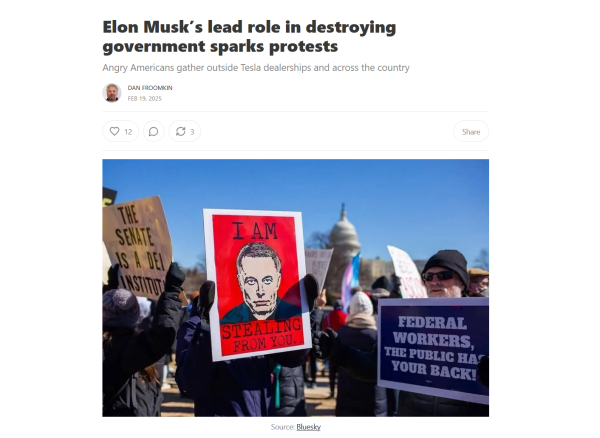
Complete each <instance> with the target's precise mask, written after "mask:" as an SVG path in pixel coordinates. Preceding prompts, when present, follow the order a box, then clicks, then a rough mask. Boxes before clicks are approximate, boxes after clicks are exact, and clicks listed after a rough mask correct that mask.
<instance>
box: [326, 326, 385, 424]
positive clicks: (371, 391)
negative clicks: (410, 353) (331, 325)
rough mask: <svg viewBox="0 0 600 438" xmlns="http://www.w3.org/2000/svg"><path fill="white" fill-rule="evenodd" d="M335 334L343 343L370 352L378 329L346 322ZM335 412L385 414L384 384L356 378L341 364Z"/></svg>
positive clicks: (379, 415) (342, 415)
mask: <svg viewBox="0 0 600 438" xmlns="http://www.w3.org/2000/svg"><path fill="white" fill-rule="evenodd" d="M338 336H339V338H340V340H341V341H342V342H344V343H345V344H346V345H349V346H351V347H354V348H356V349H358V350H361V351H365V352H369V353H370V352H371V351H372V350H373V346H374V345H375V344H376V343H377V330H375V329H367V328H354V327H350V326H348V325H345V326H343V327H341V328H340V329H339V330H338ZM375 380H376V379H375ZM335 416H336V417H372V416H375V417H386V416H387V396H386V392H385V388H381V387H379V386H376V385H375V383H374V382H373V381H365V380H358V379H356V378H354V377H352V376H351V375H350V374H348V372H346V371H345V369H344V368H341V369H340V372H339V376H338V395H337V402H336V407H335Z"/></svg>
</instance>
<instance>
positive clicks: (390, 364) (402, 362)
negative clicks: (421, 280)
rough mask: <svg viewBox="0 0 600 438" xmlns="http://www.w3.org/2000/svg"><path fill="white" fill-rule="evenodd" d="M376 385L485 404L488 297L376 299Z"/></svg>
mask: <svg viewBox="0 0 600 438" xmlns="http://www.w3.org/2000/svg"><path fill="white" fill-rule="evenodd" d="M379 327H380V329H379V331H378V335H377V336H378V339H379V340H378V346H377V348H378V351H377V354H378V361H377V366H378V370H377V385H379V386H383V387H385V388H394V389H401V390H405V391H410V392H417V393H421V394H427V395H433V396H439V397H446V398H451V399H455V400H463V401H469V402H474V403H481V404H489V389H488V388H487V387H486V386H485V385H483V384H482V383H481V382H480V381H479V379H478V376H477V365H478V363H479V361H480V360H481V358H482V357H483V356H488V355H489V298H430V299H425V300H423V299H401V298H396V299H387V300H379Z"/></svg>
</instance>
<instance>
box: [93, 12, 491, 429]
mask: <svg viewBox="0 0 600 438" xmlns="http://www.w3.org/2000/svg"><path fill="white" fill-rule="evenodd" d="M110 6H112V7H110ZM168 6H169V7H165V8H157V7H155V6H154V5H153V4H151V3H150V4H148V8H145V7H133V6H132V5H131V6H130V5H128V4H122V3H116V2H114V3H112V4H111V5H107V7H106V8H105V9H104V10H103V13H102V16H101V17H98V20H97V21H96V22H94V23H93V25H92V26H91V28H92V29H94V32H95V34H94V38H95V43H94V44H95V46H94V47H93V52H94V64H93V68H94V78H95V81H94V83H93V86H94V87H95V96H96V99H97V107H96V108H97V111H96V115H95V117H94V119H95V120H97V123H96V125H95V134H94V138H93V141H94V144H96V145H100V146H101V147H100V149H101V154H102V211H101V215H100V214H99V215H98V224H99V225H100V223H101V228H102V242H103V244H102V266H101V267H102V282H103V294H102V311H101V313H102V317H101V320H100V318H99V317H98V318H97V320H94V321H93V325H94V327H93V329H94V330H97V329H99V327H100V326H102V331H103V341H102V351H103V362H102V367H100V365H99V363H98V365H97V366H96V367H95V368H94V370H95V375H93V376H92V377H93V378H94V379H96V381H97V382H98V385H97V387H98V391H97V392H98V393H97V394H92V395H91V396H92V398H93V400H94V401H96V403H97V400H98V399H99V396H100V393H99V391H100V389H99V387H100V386H102V411H101V412H102V416H103V417H110V416H119V417H122V416H141V417H148V416H159V417H204V418H203V419H202V420H200V421H202V427H206V431H210V433H217V432H218V431H220V432H221V433H233V434H236V435H237V434H241V433H244V434H247V435H248V434H249V435H255V434H260V435H262V434H266V433H277V434H288V433H290V432H295V431H311V432H313V433H326V434H330V435H331V434H336V433H352V432H359V431H360V433H365V432H368V431H370V430H373V431H376V432H377V433H386V432H385V431H386V430H390V431H391V430H398V431H399V430H400V428H403V430H406V432H407V433H421V434H422V433H423V430H422V427H423V424H424V423H423V422H421V423H420V425H418V424H416V423H414V422H408V421H406V420H405V419H401V418H395V419H388V420H386V419H383V418H380V417H440V416H442V417H460V420H458V421H460V425H461V427H462V428H464V430H469V431H472V432H473V433H474V431H475V430H478V429H477V428H476V427H475V424H481V423H479V422H480V421H482V420H481V418H479V419H476V418H472V417H484V418H485V419H486V420H489V417H490V409H489V407H490V394H489V349H490V331H491V327H490V322H489V321H490V318H489V297H490V279H489V277H490V267H489V246H490V245H489V222H490V220H489V210H490V203H489V199H490V196H489V173H490V172H489V170H490V163H489V159H490V152H491V150H492V149H493V145H495V144H496V143H497V140H496V139H495V138H496V137H495V133H496V132H497V127H496V126H495V121H494V108H493V107H492V100H491V99H490V95H491V94H492V93H493V91H494V90H493V88H494V84H493V83H491V82H490V79H489V70H490V64H491V55H490V51H489V33H490V30H489V27H488V24H486V23H487V21H486V19H485V18H486V17H489V13H490V12H489V9H488V8H486V6H485V5H483V4H482V3H481V2H474V1H458V2H441V1H436V2H410V3H407V2H403V3H390V2H385V3H384V2H370V3H364V2H327V3H326V2H314V1H307V2H301V3H290V2H285V3H284V2H253V3H248V2H241V1H232V2H226V3H218V4H217V3H205V2H198V3H191V2H190V3H187V4H179V3H176V4H175V3H174V4H173V5H168ZM98 189H99V188H98ZM99 252H100V247H98V254H99ZM98 272H100V257H98ZM492 288H493V287H492ZM89 301H90V303H89V305H90V306H92V307H93V308H97V309H98V312H97V314H99V313H100V305H99V303H98V300H97V299H96V298H93V299H92V298H89ZM97 314H96V315H97ZM89 348H90V349H91V350H93V351H94V352H96V351H97V350H99V345H96V344H93V345H91V346H90V347H89ZM99 408H100V406H98V416H100V409H99ZM207 417H254V418H252V419H246V420H236V421H234V422H229V421H228V420H225V419H223V418H214V419H206V418H207ZM255 417H261V418H255ZM340 417H344V418H340ZM367 417H369V418H367ZM370 417H373V418H370ZM102 421H103V422H105V421H109V420H104V419H103V420H102ZM169 421H172V422H177V421H185V420H159V421H158V422H157V423H152V428H150V427H149V425H148V424H141V427H143V429H144V430H146V429H147V430H148V432H151V431H152V430H154V431H156V432H158V431H160V432H163V431H164V432H165V433H167V432H168V431H169V430H173V429H172V427H173V425H174V424H173V423H170V422H169ZM445 421H451V420H442V421H436V422H434V421H432V420H426V424H427V425H428V426H427V431H426V433H425V435H426V436H429V435H431V436H433V435H437V434H439V433H444V432H445V430H446V428H447V425H448V423H446V422H445ZM187 425H188V426H189V427H190V428H191V427H192V426H191V425H190V424H189V423H187ZM133 426H135V425H132V426H129V425H127V426H126V428H125V429H124V430H130V428H131V430H133V429H134V427H133ZM103 427H104V425H103ZM136 427H137V426H136ZM186 427H187V426H186ZM389 428H396V429H389ZM190 430H191V429H190ZM469 433H470V432H469ZM469 433H467V435H469Z"/></svg>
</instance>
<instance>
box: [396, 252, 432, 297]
mask: <svg viewBox="0 0 600 438" xmlns="http://www.w3.org/2000/svg"><path fill="white" fill-rule="evenodd" d="M388 251H389V252H390V255H391V256H392V262H393V263H394V271H395V273H396V276H397V277H400V293H401V294H402V298H427V289H426V288H425V285H424V284H423V280H422V279H421V275H420V274H419V270H418V269H417V265H415V262H413V261H412V259H411V258H410V256H409V255H408V254H407V253H406V252H405V251H402V250H401V249H400V248H396V247H395V246H390V245H388Z"/></svg>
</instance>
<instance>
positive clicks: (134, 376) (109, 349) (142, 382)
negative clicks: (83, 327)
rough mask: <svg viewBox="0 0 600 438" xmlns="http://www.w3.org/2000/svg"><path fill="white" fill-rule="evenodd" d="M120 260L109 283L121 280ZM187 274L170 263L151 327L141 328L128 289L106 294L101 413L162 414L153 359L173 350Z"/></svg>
mask: <svg viewBox="0 0 600 438" xmlns="http://www.w3.org/2000/svg"><path fill="white" fill-rule="evenodd" d="M116 278H118V265H117V266H116V267H115V268H111V271H109V284H111V285H116V284H118V282H116V281H115V279H116ZM184 280H185V274H184V273H183V271H182V270H181V269H180V268H179V266H178V265H177V263H172V264H171V266H170V267H169V271H168V272H167V276H166V278H165V291H164V292H163V293H162V294H161V295H160V297H159V299H158V303H157V305H156V313H155V315H154V319H153V321H152V327H150V329H148V330H146V331H142V332H137V331H136V326H137V324H138V323H139V322H140V307H139V304H138V301H137V299H136V297H135V296H134V295H133V293H131V292H130V291H128V290H125V289H112V290H109V291H107V292H105V293H104V295H103V296H102V326H103V327H102V329H103V335H102V352H103V362H102V393H103V401H102V415H103V416H105V417H159V416H160V405H161V402H162V399H163V397H162V393H161V389H160V383H159V382H158V379H157V377H158V374H157V372H156V368H155V367H154V363H155V362H157V361H158V360H159V359H160V358H161V357H162V356H163V355H165V354H168V353H170V351H171V345H172V344H173V341H174V340H175V336H176V334H177V328H178V327H179V320H180V317H181V300H180V299H179V293H180V292H181V290H182V287H181V286H182V285H183V282H184Z"/></svg>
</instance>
